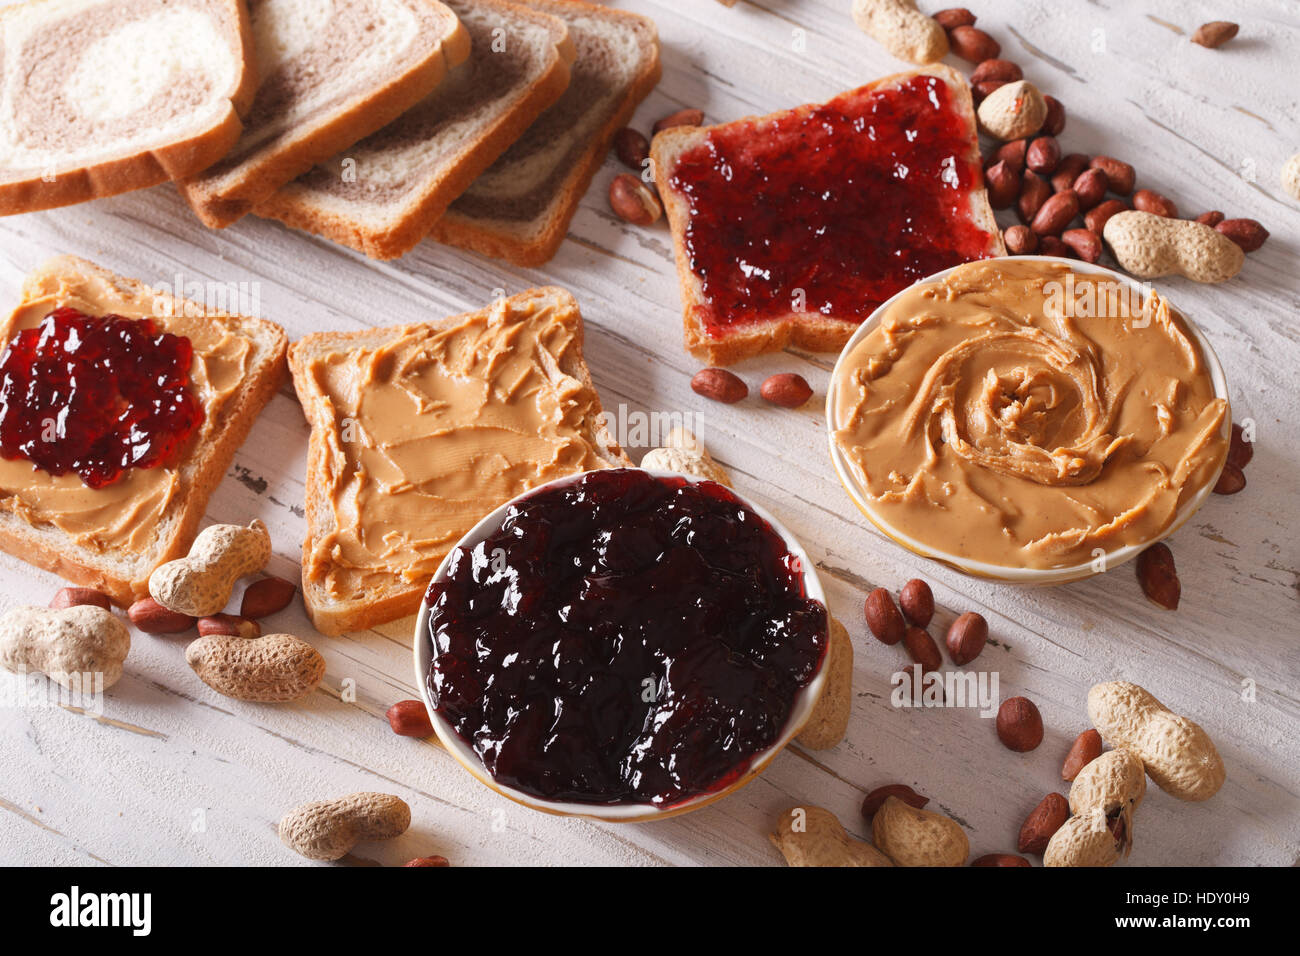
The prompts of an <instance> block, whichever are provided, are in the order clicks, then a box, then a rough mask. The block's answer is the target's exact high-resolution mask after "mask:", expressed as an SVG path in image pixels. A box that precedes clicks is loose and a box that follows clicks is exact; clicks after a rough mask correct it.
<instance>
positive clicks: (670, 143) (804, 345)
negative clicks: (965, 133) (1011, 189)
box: [650, 64, 1006, 365]
mask: <svg viewBox="0 0 1300 956" xmlns="http://www.w3.org/2000/svg"><path fill="white" fill-rule="evenodd" d="M922 74H929V75H933V76H938V77H940V78H942V79H943V80H944V81H945V82H946V83H947V84H948V85H949V87H950V88H951V89H952V90H953V91H954V94H955V100H956V102H955V105H956V108H957V109H958V110H959V111H960V112H961V114H962V115H963V117H964V118H965V121H966V125H967V128H968V130H969V133H970V142H971V149H970V152H969V153H968V155H967V159H968V161H970V162H971V163H973V164H974V165H975V166H976V168H982V167H981V164H980V157H979V139H978V135H977V132H976V125H975V107H974V103H973V101H972V100H971V95H970V87H969V86H968V85H967V83H966V82H965V80H963V79H962V78H961V77H960V76H959V75H958V74H957V73H956V71H954V70H953V69H951V68H950V67H947V66H944V65H943V64H931V65H929V66H924V67H918V68H917V69H914V70H906V71H903V72H901V73H893V74H891V75H889V76H884V77H881V78H880V79H878V80H873V81H872V82H870V83H867V84H865V87H866V88H871V89H874V88H879V87H883V86H888V85H890V84H894V83H898V82H900V81H901V80H904V79H907V78H910V77H913V76H918V75H922ZM782 112H788V111H782ZM777 115H779V114H777ZM755 119H761V117H753V116H750V117H746V118H744V119H741V120H737V121H736V122H740V123H746V122H752V121H754V120H755ZM729 125H731V124H730V123H724V124H719V125H718V126H703V127H674V128H671V129H666V130H664V131H663V132H661V133H659V134H658V135H657V136H655V138H654V141H653V142H652V143H651V146H650V155H651V157H652V158H653V159H654V168H655V181H656V183H657V185H658V187H659V195H660V198H661V199H662V200H663V204H664V213H665V214H666V215H667V217H668V224H669V226H670V228H671V230H672V236H673V252H674V257H675V259H676V262H677V279H678V284H679V286H680V288H681V296H682V303H683V310H682V318H683V325H684V331H685V335H684V338H685V345H686V350H687V351H688V352H690V353H691V354H692V355H694V356H695V357H696V358H699V359H701V360H702V361H705V362H707V363H708V364H710V365H732V364H735V363H736V362H739V361H742V360H743V359H746V358H750V357H752V356H755V355H760V354H762V353H764V352H777V351H780V350H782V349H785V348H800V349H807V350H808V351H811V352H838V351H839V350H840V349H842V348H843V347H844V345H845V343H846V342H848V340H849V337H850V336H852V335H853V333H854V332H855V331H856V330H857V328H858V326H859V324H860V323H859V322H858V320H856V319H853V320H845V319H837V318H834V317H832V316H823V315H816V316H810V315H808V314H807V313H801V312H793V311H792V312H789V313H787V314H786V315H783V316H779V317H776V318H773V319H768V320H765V321H762V322H754V323H748V324H746V325H745V326H744V327H743V328H740V329H737V330H735V331H728V332H727V333H726V334H725V335H723V336H714V335H710V334H709V332H708V329H707V327H706V326H705V323H704V321H703V318H702V314H701V313H702V312H703V311H704V309H703V307H702V301H703V292H702V289H701V287H700V282H699V279H698V278H697V277H696V275H695V273H694V272H693V271H692V269H691V266H690V259H689V257H688V255H687V253H686V242H685V233H686V226H687V224H688V222H689V221H690V213H689V210H688V208H687V205H686V201H685V200H684V199H683V198H682V197H681V196H680V195H679V194H678V193H677V192H676V190H674V189H673V188H672V186H671V184H670V182H669V180H670V178H671V175H672V173H671V171H672V170H673V168H674V167H675V166H676V162H677V159H678V157H679V156H681V154H682V153H683V152H684V151H686V150H687V149H690V148H691V147H693V146H695V145H697V144H698V143H700V142H702V141H703V140H704V138H705V137H706V136H707V135H708V134H709V132H710V131H712V130H714V129H720V128H722V127H725V126H729ZM971 214H972V216H973V217H974V219H975V222H976V223H977V224H978V225H980V226H981V227H982V228H983V229H985V230H986V231H987V232H988V233H989V235H990V244H989V252H990V253H991V254H993V255H998V256H1001V255H1006V247H1005V246H1004V245H1003V243H1002V231H1001V230H1000V229H999V228H998V225H997V221H996V220H995V219H994V217H993V207H992V206H990V205H989V201H988V193H987V192H986V191H985V189H984V188H983V186H982V185H981V186H980V188H978V189H973V190H971Z"/></svg>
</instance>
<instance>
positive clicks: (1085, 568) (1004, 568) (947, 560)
mask: <svg viewBox="0 0 1300 956" xmlns="http://www.w3.org/2000/svg"><path fill="white" fill-rule="evenodd" d="M975 261H979V262H984V261H988V262H1002V261H1012V262H1015V261H1031V262H1054V263H1059V264H1061V265H1064V266H1067V267H1068V268H1070V269H1073V270H1074V271H1076V272H1079V273H1081V274H1085V275H1098V276H1106V277H1108V278H1112V279H1116V280H1118V281H1120V282H1123V283H1124V284H1125V285H1126V286H1127V287H1128V288H1129V289H1135V290H1137V291H1138V292H1140V293H1142V294H1143V296H1144V297H1145V294H1146V293H1147V292H1148V291H1151V290H1152V289H1154V286H1152V284H1151V283H1150V282H1148V281H1146V280H1142V279H1137V278H1135V277H1133V276H1130V275H1126V274H1124V273H1122V272H1119V271H1117V270H1115V269H1112V268H1110V267H1108V266H1103V265H1098V264H1096V263H1090V262H1083V261H1082V260H1079V259H1067V258H1064V257H1062V256H998V257H996V258H994V259H989V260H975ZM969 264H970V263H965V262H963V263H959V264H958V265H955V266H950V267H949V268H947V269H941V270H940V271H938V272H936V273H934V274H933V275H930V276H926V277H925V278H924V279H918V280H917V281H916V282H914V283H912V284H911V285H910V286H908V287H907V288H905V289H900V290H899V291H898V292H896V293H894V294H893V295H892V296H890V297H889V298H888V299H886V300H885V301H884V302H882V303H881V304H880V305H879V306H878V307H877V308H876V309H875V310H874V311H873V312H872V313H871V314H870V315H869V316H867V318H866V319H865V320H864V321H863V322H862V324H861V325H859V326H858V328H857V329H855V330H854V332H853V334H852V335H851V336H850V337H849V340H848V341H847V342H846V343H845V344H844V348H843V349H842V350H841V351H840V354H839V356H838V357H837V358H836V360H835V365H834V367H833V368H832V369H831V377H830V383H829V384H828V385H827V387H826V436H827V440H828V442H829V445H830V454H831V464H832V465H833V466H834V468H835V473H836V476H837V477H838V478H839V480H840V484H842V485H843V486H844V489H845V491H847V492H848V494H849V497H850V498H851V499H852V500H853V503H854V504H855V505H856V506H857V508H858V510H859V511H861V512H862V513H863V515H864V516H865V517H866V518H867V520H868V521H870V522H871V523H872V524H873V525H875V526H876V528H877V530H879V531H880V532H881V533H883V534H884V535H885V536H886V537H888V538H890V539H892V540H893V541H895V542H896V543H898V544H900V545H902V546H903V547H904V548H906V549H907V550H908V551H911V552H912V553H913V554H916V555H919V556H920V557H923V558H929V559H931V560H934V561H939V562H941V563H942V564H946V565H948V566H949V567H951V568H954V569H955V570H957V571H960V572H962V573H963V574H967V575H969V576H971V577H975V578H982V579H986V580H995V581H1002V582H1006V583H1011V584H1027V585H1047V584H1066V583H1068V582H1071V581H1079V580H1082V579H1084V578H1089V577H1092V576H1094V575H1096V574H1104V573H1106V572H1107V571H1111V570H1114V569H1115V568H1117V567H1119V566H1120V565H1121V564H1124V563H1125V562H1127V561H1130V560H1132V559H1133V558H1134V557H1136V556H1137V555H1138V554H1140V553H1141V552H1142V551H1143V550H1145V549H1146V548H1148V547H1150V546H1151V545H1153V544H1155V543H1156V542H1157V541H1162V540H1164V539H1165V538H1167V537H1169V535H1171V534H1173V533H1174V532H1175V531H1177V530H1178V529H1179V528H1181V527H1182V526H1183V525H1184V524H1186V523H1187V521H1188V520H1190V519H1191V517H1192V516H1193V515H1194V514H1196V512H1197V511H1198V510H1199V509H1200V507H1201V505H1203V504H1204V503H1205V501H1206V500H1207V499H1208V498H1209V496H1210V494H1211V492H1212V490H1213V488H1214V485H1215V482H1217V481H1218V476H1219V474H1220V473H1221V472H1222V471H1223V465H1224V464H1225V462H1226V461H1227V456H1226V454H1225V456H1224V459H1223V460H1222V461H1220V462H1219V466H1218V468H1216V469H1215V471H1214V476H1213V477H1212V478H1211V479H1210V481H1209V482H1207V483H1206V485H1205V486H1204V487H1203V488H1201V490H1200V491H1198V492H1197V493H1196V494H1195V495H1193V496H1192V497H1191V498H1189V499H1188V500H1187V501H1185V502H1184V503H1183V505H1182V507H1181V508H1179V509H1178V511H1177V512H1175V514H1174V519H1173V520H1172V521H1171V522H1170V523H1169V525H1168V527H1166V528H1165V529H1164V530H1163V531H1161V532H1160V533H1159V534H1157V535H1155V536H1153V537H1151V538H1150V539H1148V540H1145V541H1141V542H1138V543H1136V544H1127V545H1123V546H1121V547H1119V548H1116V549H1114V550H1113V551H1107V552H1106V554H1105V555H1104V558H1103V565H1104V567H1103V569H1101V570H1099V569H1098V568H1097V567H1096V565H1097V559H1096V558H1093V559H1091V560H1089V561H1086V562H1084V563H1082V564H1074V565H1069V566H1066V567H1061V568H1022V567H1014V566H1010V565H1001V564H992V563H990V562H987V561H976V560H974V559H972V558H967V557H963V556H962V555H957V554H952V553H951V552H948V551H944V550H943V549H942V548H938V547H935V546H933V545H929V544H926V543H924V542H921V541H918V540H916V539H915V538H913V537H911V536H910V535H907V534H904V533H903V532H901V531H899V530H898V529H897V528H894V527H893V526H892V525H891V524H890V523H889V522H888V521H887V520H885V519H884V518H883V517H881V516H880V515H878V514H876V513H875V512H874V511H873V509H872V507H871V503H870V501H869V499H868V497H867V495H865V494H864V493H863V490H862V488H861V486H860V483H859V482H858V480H857V477H856V475H854V473H853V470H852V468H851V467H850V466H849V464H848V462H847V461H846V460H845V459H844V456H843V452H842V451H841V450H840V447H839V445H838V444H837V443H836V441H835V398H836V395H837V394H838V390H839V388H840V385H841V383H842V381H843V375H842V374H841V372H842V369H843V368H844V366H845V362H846V360H847V358H848V356H849V353H850V352H852V351H853V349H854V348H855V347H856V346H857V345H858V343H860V342H861V341H862V339H863V338H865V337H866V336H867V335H869V334H870V333H871V331H872V330H873V329H874V328H875V327H876V326H877V325H879V324H880V320H881V317H882V316H883V315H884V314H885V311H886V310H887V309H889V307H890V306H892V305H893V304H894V302H895V301H896V300H898V299H899V298H900V297H902V296H903V295H906V294H907V293H908V292H910V291H911V290H912V289H914V288H915V287H916V286H918V285H925V284H928V283H932V282H938V281H940V280H942V279H944V278H945V277H947V276H948V274H949V273H951V272H954V271H956V270H957V269H960V268H962V267H963V266H966V265H969ZM1161 298H1164V299H1165V300H1166V301H1170V300H1169V299H1168V298H1167V297H1166V296H1165V295H1164V293H1161ZM1170 304H1171V305H1172V302H1171V303H1170ZM1175 308H1177V307H1176V306H1175ZM1178 313H1179V315H1180V316H1182V319H1183V322H1184V323H1185V324H1186V326H1187V329H1188V331H1189V332H1190V334H1191V336H1192V339H1193V340H1194V341H1195V342H1196V344H1197V346H1198V347H1199V348H1200V350H1201V354H1202V357H1203V358H1204V360H1205V364H1206V368H1207V370H1208V371H1209V373H1210V381H1211V384H1212V385H1213V387H1214V394H1215V397H1216V398H1222V399H1223V400H1224V402H1225V403H1227V406H1228V407H1227V414H1225V415H1224V420H1223V429H1222V433H1223V435H1224V437H1225V438H1227V437H1230V436H1231V433H1232V402H1231V399H1230V398H1229V396H1228V381H1227V376H1226V375H1225V373H1224V371H1223V365H1222V363H1221V362H1220V361H1219V356H1218V354H1217V353H1216V352H1215V351H1214V348H1213V347H1212V346H1211V345H1210V341H1209V339H1208V338H1206V336H1205V333H1204V332H1202V331H1201V328H1200V326H1198V325H1197V324H1196V323H1195V322H1194V321H1193V320H1192V319H1191V318H1189V317H1188V315H1187V313H1186V312H1184V311H1183V310H1182V309H1178Z"/></svg>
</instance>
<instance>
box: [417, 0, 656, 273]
mask: <svg viewBox="0 0 1300 956" xmlns="http://www.w3.org/2000/svg"><path fill="white" fill-rule="evenodd" d="M528 6H530V7H532V8H533V9H535V10H541V11H543V12H545V13H549V14H552V15H554V16H557V17H559V18H560V19H562V20H564V21H565V23H567V24H568V26H569V35H570V36H571V37H572V38H573V42H574V45H575V46H576V47H577V51H578V56H577V59H576V60H575V61H574V63H573V68H572V71H571V77H570V80H569V88H568V89H567V90H566V91H565V93H564V95H563V96H562V97H560V99H559V100H558V101H557V102H556V103H555V105H554V106H552V107H551V108H550V109H548V110H547V111H546V112H544V113H543V114H542V115H541V116H539V117H538V118H537V120H536V122H534V123H533V124H532V126H530V127H528V129H527V130H526V131H525V132H524V134H523V135H522V136H521V137H520V138H519V140H518V141H517V142H515V144H514V145H513V146H511V147H510V148H509V149H508V150H506V152H505V153H504V154H503V155H502V156H501V158H500V159H498V160H497V161H496V162H495V163H493V164H492V166H491V167H490V168H489V169H488V170H487V171H486V172H484V173H483V174H482V175H481V176H479V177H478V179H476V180H475V181H474V182H473V183H471V184H470V186H469V188H468V189H466V190H465V192H463V193H462V194H461V195H460V198H459V199H457V200H456V201H455V202H454V203H452V204H451V206H450V207H449V208H448V209H447V212H446V214H445V215H443V217H442V218H441V219H440V220H438V222H437V223H435V225H434V227H433V231H432V232H431V233H430V235H431V237H432V238H434V239H436V240H437V241H438V242H445V243H448V244H450V245H455V246H460V247H462V248H465V249H472V250H474V251H475V252H481V253H483V254H484V255H488V256H494V257H496V258H500V259H507V260H509V261H511V262H514V263H516V264H518V265H526V266H535V265H540V264H541V263H543V262H546V261H547V260H548V259H550V258H551V256H553V255H555V251H556V249H558V248H559V245H560V243H561V242H563V241H564V236H565V233H566V231H567V230H568V228H569V222H570V221H571V220H572V219H573V214H574V212H576V211H577V208H578V202H579V200H581V199H582V195H583V193H585V192H586V191H587V187H588V186H589V185H590V184H591V179H592V176H594V175H595V173H596V170H597V169H598V168H599V167H600V164H601V163H602V162H603V161H604V159H605V154H606V153H607V152H608V151H609V147H610V143H611V141H612V140H613V138H614V134H615V133H617V132H618V130H619V129H620V128H621V127H623V126H626V125H627V123H628V121H629V120H630V119H631V118H632V113H633V111H634V110H635V109H636V107H637V104H638V103H640V102H641V100H643V99H644V98H645V97H646V95H647V94H648V93H649V92H650V91H651V90H652V89H654V85H655V84H656V83H657V82H659V75H660V70H661V67H660V63H659V34H658V31H657V30H656V29H655V25H654V22H653V21H651V20H650V19H648V18H647V17H643V16H638V15H636V14H633V13H627V12H625V11H622V10H608V9H605V8H603V7H598V6H594V5H592V4H590V3H582V2H578V0H528Z"/></svg>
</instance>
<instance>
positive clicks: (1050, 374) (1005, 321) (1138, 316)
mask: <svg viewBox="0 0 1300 956" xmlns="http://www.w3.org/2000/svg"><path fill="white" fill-rule="evenodd" d="M826 416H827V428H828V431H829V439H830V451H831V460H832V462H833V463H834V466H835V470H836V472H837V474H838V475H839V477H840V480H841V482H842V483H843V484H844V487H845V489H846V490H847V491H848V493H849V496H850V498H852V500H853V501H854V503H855V504H856V505H857V506H858V508H859V510H861V511H862V513H863V514H864V515H865V516H866V517H867V519H868V520H869V521H871V523H872V524H874V525H875V526H876V527H877V528H878V529H879V530H880V531H882V532H883V533H884V534H886V535H887V536H888V537H890V538H891V539H893V540H894V541H896V542H897V543H899V544H901V545H902V546H903V547H905V548H907V549H908V550H910V551H912V552H914V553H916V554H919V555H921V556H923V557H926V558H931V559H933V560H937V561H940V562H943V563H944V564H947V565H949V566H951V567H954V568H956V569H957V570H959V571H962V572H964V573H966V574H970V575H974V576H977V577H983V578H990V579H994V580H999V581H1005V582H1009V583H1016V584H1026V585H1038V584H1059V583H1064V582H1067V581H1074V580H1079V579H1081V578H1086V577H1089V576H1091V575H1094V574H1098V573H1102V572H1105V571H1107V570H1110V569H1111V568H1113V567H1116V566H1118V565H1119V564H1121V563H1123V562H1124V561H1127V560H1128V559H1129V558H1132V557H1134V556H1136V555H1137V554H1138V553H1139V552H1140V551H1141V550H1142V549H1143V548H1145V547H1147V546H1148V545H1150V544H1152V543H1154V542H1155V541H1158V540H1160V539H1161V538H1163V537H1166V536H1167V535H1169V534H1171V533H1172V532H1173V531H1175V530H1176V529H1177V528H1178V527H1180V526H1181V525H1182V524H1183V523H1184V522H1186V521H1187V520H1188V519H1189V518H1190V517H1191V516H1192V515H1193V514H1194V513H1195V512H1196V510H1197V508H1199V507H1200V505H1201V504H1202V503H1203V502H1204V501H1205V499H1206V497H1208V495H1209V493H1210V490H1211V489H1212V488H1213V487H1214V483H1215V481H1216V480H1217V479H1218V476H1219V472H1220V471H1222V469H1223V464H1224V461H1225V460H1226V457H1227V452H1228V442H1229V436H1230V429H1231V421H1232V419H1231V413H1230V409H1229V406H1228V398H1227V382H1226V380H1225V378H1224V374H1223V369H1222V367H1221V365H1220V364H1219V360H1218V358H1217V357H1216V356H1215V354H1214V351H1213V349H1211V347H1210V344H1209V342H1208V341H1207V340H1206V339H1205V337H1204V336H1203V335H1202V334H1201V332H1200V330H1199V329H1197V328H1196V327H1195V326H1194V325H1193V324H1192V323H1191V322H1190V321H1189V320H1188V319H1187V318H1186V317H1185V316H1184V315H1183V314H1182V313H1181V312H1179V311H1178V310H1177V309H1176V308H1174V306H1173V305H1172V304H1171V303H1170V302H1169V300H1168V299H1166V298H1165V297H1164V296H1163V295H1162V294H1161V293H1159V292H1158V291H1156V290H1155V289H1153V288H1151V287H1150V286H1149V285H1146V284H1143V283H1140V282H1138V281H1136V280H1134V279H1132V278H1130V277H1129V276H1126V275H1123V274H1121V273H1118V272H1115V271H1113V270H1111V269H1107V268H1104V267H1101V266H1096V265H1091V264H1088V263H1084V262H1078V261H1073V260H1067V259H1057V258H1050V257H1045V256H1012V257H1004V258H999V259H984V260H979V261H976V262H970V263H966V264H964V265H960V266H957V267H955V268H952V269H948V270H945V271H943V272H940V273H937V274H935V275H933V276H931V277H929V278H928V279H924V280H922V281H920V282H917V283H916V284H914V285H912V286H911V287H909V288H907V289H904V290H903V291H902V292H900V293H898V294H897V295H895V296H894V297H893V298H891V299H890V300H889V301H887V302H885V303H884V304H883V305H882V306H881V307H880V308H879V309H877V310H876V312H874V313H873V314H872V315H871V316H870V317H869V318H868V319H867V321H866V322H864V323H863V324H862V326H861V327H860V328H859V329H858V330H857V332H856V333H855V334H854V336H853V337H852V338H851V339H850V340H849V342H848V343H847V344H846V345H845V347H844V351H843V352H842V353H841V355H840V357H839V359H838V361H837V362H836V365H835V369H834V371H833V373H832V375H831V384H830V387H829V388H828V389H827V398H826Z"/></svg>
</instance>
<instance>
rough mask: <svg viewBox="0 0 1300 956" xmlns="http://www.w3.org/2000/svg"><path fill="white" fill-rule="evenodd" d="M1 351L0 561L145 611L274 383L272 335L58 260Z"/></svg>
mask: <svg viewBox="0 0 1300 956" xmlns="http://www.w3.org/2000/svg"><path fill="white" fill-rule="evenodd" d="M0 341H3V343H4V351H3V354H0V549H3V550H5V551H7V552H9V553H10V554H12V555H15V556H16V557H19V558H21V559H22V560H24V561H26V562H28V563H29V564H33V565H36V566H37V567H40V568H44V569H45V570H47V571H53V572H54V573H55V574H58V575H61V576H62V577H64V578H66V579H68V580H69V581H71V582H73V583H74V584H79V585H82V586H85V587H92V588H97V589H99V590H100V591H103V592H104V593H105V594H107V595H108V596H109V597H110V598H111V599H112V600H113V601H114V602H115V603H117V604H120V605H123V606H126V605H129V604H130V603H131V602H133V601H135V600H137V599H139V598H141V597H144V596H146V595H147V594H148V593H149V591H148V580H149V575H150V573H151V572H152V571H153V570H154V568H156V567H157V566H158V565H160V564H162V563H163V562H164V561H170V560H171V559H172V558H176V557H179V556H181V555H183V554H184V553H185V552H186V551H187V550H188V549H189V546H190V542H191V541H192V539H193V537H194V534H195V532H196V530H197V529H198V524H199V521H200V520H201V519H202V517H203V513H204V509H205V508H206V507H207V502H208V497H209V496H210V495H211V493H212V491H213V489H214V488H216V486H217V484H218V483H219V482H220V481H221V479H222V477H223V476H224V475H225V473H226V470H227V469H228V468H229V466H230V462H231V460H232V459H233V458H234V455H235V452H236V450H237V449H238V448H239V446H240V445H241V444H242V443H243V440H244V438H245V437H246V436H247V434H248V431H249V428H250V427H251V426H252V423H253V420H254V419H255V418H256V417H257V414H258V413H259V412H260V411H261V410H262V408H263V406H265V405H266V403H267V402H268V401H269V400H270V398H271V396H272V395H273V394H274V393H275V391H276V390H277V389H278V388H279V386H280V384H281V383H282V382H283V381H284V373H285V363H284V355H285V350H286V336H285V333H284V330H283V329H282V328H280V326H278V325H275V324H274V323H272V322H268V321H266V320H265V319H257V318H250V317H248V316H242V315H233V314H230V313H228V312H226V311H222V310H218V309H214V308H209V307H207V306H206V305H204V304H200V303H196V302H190V301H187V300H185V299H182V298H180V297H178V296H175V295H172V294H171V293H170V292H169V291H158V290H154V289H151V288H150V287H148V286H146V285H145V284H144V283H142V282H138V281H136V280H134V279H124V278H122V277H120V276H117V275H114V274H113V273H111V272H109V271H108V270H107V269H103V268H100V267H99V266H96V265H93V264H91V263H89V262H86V261H84V260H82V259H77V258H74V257H72V256H60V257H58V258H55V259H52V260H50V261H49V262H47V263H45V264H44V265H43V266H41V267H40V268H39V269H37V270H35V271H34V272H32V273H31V274H30V275H29V276H28V277H27V279H26V281H25V282H24V284H23V289H22V301H21V302H20V303H19V305H18V307H17V308H16V309H15V310H14V311H13V314H12V315H10V316H9V317H8V319H7V320H5V321H4V322H3V325H0Z"/></svg>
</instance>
